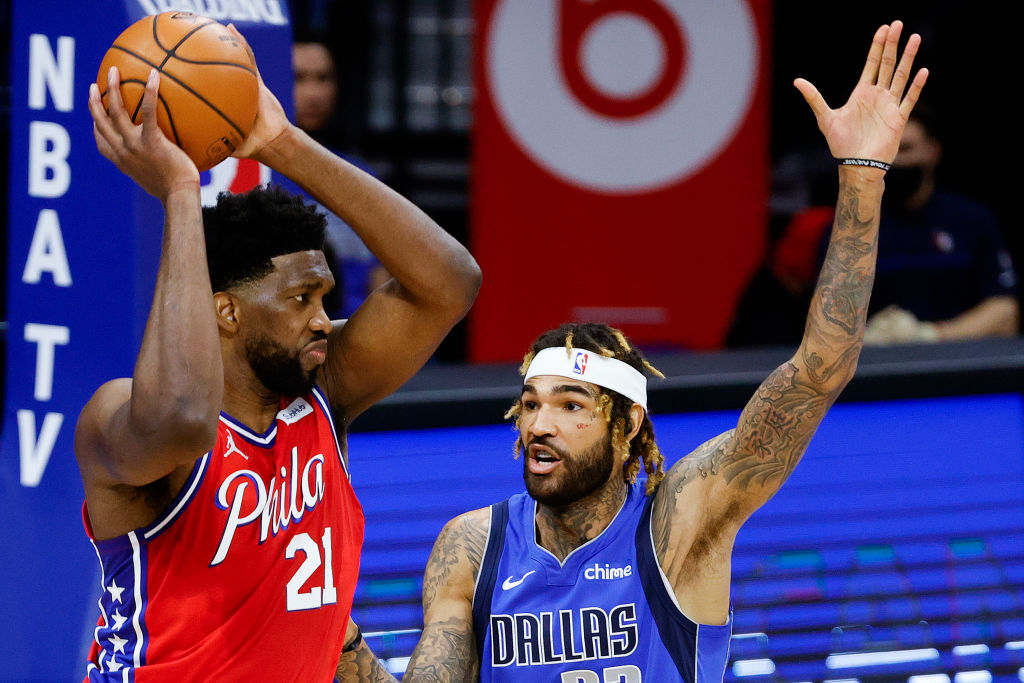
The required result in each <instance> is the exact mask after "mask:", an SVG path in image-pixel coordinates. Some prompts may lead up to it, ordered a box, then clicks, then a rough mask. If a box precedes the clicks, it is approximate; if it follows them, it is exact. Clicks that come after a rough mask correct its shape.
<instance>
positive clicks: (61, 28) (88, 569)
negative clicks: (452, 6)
mask: <svg viewBox="0 0 1024 683" xmlns="http://www.w3.org/2000/svg"><path fill="white" fill-rule="evenodd" d="M12 5H13V6H12V17H11V19H12V21H11V45H10V52H11V74H10V83H11V131H10V159H9V168H10V187H9V199H10V201H9V209H8V225H9V250H8V253H9V261H8V264H7V287H8V290H7V291H8V302H9V303H8V321H9V332H8V341H7V358H6V360H5V362H6V401H5V405H4V416H3V419H4V423H3V433H2V436H3V440H2V458H0V516H2V519H3V520H4V522H3V524H2V525H0V546H2V547H3V548H4V552H3V553H0V556H2V559H0V585H3V596H2V599H3V604H4V611H5V614H6V615H7V616H8V617H9V618H6V619H3V620H0V643H3V644H4V645H3V646H2V648H3V650H4V653H3V654H4V657H3V659H4V671H3V673H2V674H0V678H3V679H11V680H73V679H75V678H80V677H81V676H82V674H83V672H84V670H85V669H84V666H83V662H84V659H85V654H86V650H87V648H88V636H89V632H90V631H91V629H90V628H89V624H90V622H91V623H92V624H93V625H94V624H95V619H96V616H97V612H96V609H95V603H94V598H95V594H96V593H97V586H98V581H99V578H98V576H99V574H98V565H97V562H96V557H95V554H94V552H93V550H92V548H91V546H90V544H89V542H88V540H87V539H86V536H85V534H84V531H83V528H82V521H81V506H82V498H83V493H82V485H81V481H80V478H79V474H78V468H77V465H76V464H75V459H74V452H73V437H74V428H75V421H76V419H77V416H78V413H79V411H80V410H81V408H82V406H83V405H84V404H85V402H86V401H87V400H88V399H89V397H90V396H91V394H92V392H93V391H95V390H96V388H97V387H99V385H100V384H102V383H103V382H105V381H107V380H110V379H112V378H115V377H124V376H129V375H130V374H131V372H132V366H133V364H134V360H135V356H136V353H137V351H138V347H139V343H140V341H141V336H142V330H143V327H144V324H145V321H146V317H147V315H148V310H149V302H150V299H151V296H152V289H153V283H154V279H155V274H156V264H157V262H158V258H159V247H160V239H161V225H162V211H161V207H160V205H159V202H157V201H156V200H155V199H153V198H152V197H149V196H148V195H146V194H145V193H144V192H142V190H140V189H139V188H138V187H136V186H135V185H134V183H132V181H131V180H129V179H128V178H127V177H125V176H123V175H122V174H121V173H120V172H119V171H118V170H117V169H116V168H115V167H114V165H113V164H111V163H110V162H108V161H107V160H106V159H104V158H103V157H102V156H101V155H100V154H99V152H98V151H97V150H96V145H95V142H94V140H93V133H92V119H91V118H90V116H89V111H88V106H87V101H88V90H89V84H90V83H91V82H92V81H93V79H95V78H96V72H97V69H98V67H99V64H100V61H101V59H102V57H103V55H104V53H105V52H106V50H107V48H108V47H109V46H110V44H111V43H112V42H113V40H114V38H115V37H116V36H117V35H118V34H120V33H121V31H123V30H124V29H125V28H126V27H127V26H128V25H130V24H131V23H132V22H134V21H137V20H139V19H141V18H143V17H144V16H146V15H150V14H156V13H159V12H164V11H172V10H173V11H193V12H196V13H199V14H203V15H206V16H210V17H212V18H214V19H217V20H218V21H220V22H222V23H225V24H226V23H229V22H230V23H234V24H235V26H237V27H238V29H239V30H240V31H241V32H242V33H243V34H244V35H245V36H246V38H247V39H248V40H249V42H250V44H251V45H252V47H253V50H254V51H255V53H256V58H257V62H258V64H259V66H260V69H261V72H262V74H263V77H264V80H265V81H266V82H267V84H268V85H269V86H270V88H271V89H272V90H273V91H274V92H275V93H276V94H277V95H278V96H279V98H280V99H281V100H282V102H285V103H286V107H290V101H291V82H292V80H291V79H292V75H291V50H290V46H291V38H292V33H291V26H290V21H289V12H288V7H287V4H286V2H284V0H205V1H204V0H196V1H194V2H193V1H190V0H120V1H117V2H111V1H105V2H88V3H87V2H77V3H59V4H52V3H40V2H31V1H29V0H16V1H15V2H14V3H13V4H12ZM243 170H244V171H245V172H246V173H249V174H252V168H251V167H248V168H247V167H246V166H245V165H244V164H243V165H242V166H240V165H239V163H238V162H237V160H229V161H228V162H226V163H225V164H223V165H222V166H218V167H216V168H214V169H213V170H212V171H210V172H207V173H204V174H203V182H204V183H205V185H204V188H203V195H204V200H205V201H210V200H212V198H214V197H215V196H216V194H217V191H218V190H220V189H227V188H229V187H232V186H237V183H236V182H235V181H236V180H237V177H238V175H239V173H241V172H242V171H243ZM256 175H257V176H258V177H259V178H260V179H262V180H267V179H269V174H268V172H267V171H266V169H259V170H257V171H256ZM57 615H59V618H58V616H57ZM55 624H60V625H61V626H60V627H59V628H56V627H55ZM40 648H44V650H45V653H46V654H45V656H40V654H39V653H40V652H41V651H43V650H41V649H40Z"/></svg>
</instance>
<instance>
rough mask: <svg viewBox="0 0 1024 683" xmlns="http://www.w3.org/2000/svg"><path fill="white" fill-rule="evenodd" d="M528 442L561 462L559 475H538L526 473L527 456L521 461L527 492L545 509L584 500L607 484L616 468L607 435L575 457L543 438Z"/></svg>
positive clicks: (612, 450) (609, 436)
mask: <svg viewBox="0 0 1024 683" xmlns="http://www.w3.org/2000/svg"><path fill="white" fill-rule="evenodd" d="M530 443H531V444H543V445H544V446H547V447H548V448H550V449H551V450H553V451H555V453H557V454H558V457H559V458H560V459H561V465H560V466H559V467H558V470H559V471H558V472H556V473H554V474H547V475H537V474H533V473H532V472H530V470H529V461H530V458H529V455H527V456H526V457H524V458H523V480H524V481H525V482H526V490H527V492H528V493H529V494H530V496H531V497H532V498H533V499H534V500H536V501H537V502H538V503H542V504H543V505H546V506H548V507H552V508H560V507H565V506H566V505H569V504H570V503H575V502H576V501H578V500H582V499H583V498H586V497H587V496H589V495H590V494H591V493H594V492H595V491H597V490H598V489H600V488H601V487H602V486H604V485H605V484H606V483H607V482H608V479H609V478H610V477H611V474H612V470H613V469H614V468H615V449H613V448H612V438H611V435H610V434H607V435H605V438H604V439H602V440H601V441H600V442H598V443H596V444H594V445H593V446H591V447H590V448H588V449H586V450H584V451H582V452H580V453H575V454H569V453H567V452H566V451H563V450H561V449H557V448H555V447H554V446H552V445H551V444H550V443H548V442H547V439H546V438H545V437H540V438H537V439H533V440H532V441H531V442H530Z"/></svg>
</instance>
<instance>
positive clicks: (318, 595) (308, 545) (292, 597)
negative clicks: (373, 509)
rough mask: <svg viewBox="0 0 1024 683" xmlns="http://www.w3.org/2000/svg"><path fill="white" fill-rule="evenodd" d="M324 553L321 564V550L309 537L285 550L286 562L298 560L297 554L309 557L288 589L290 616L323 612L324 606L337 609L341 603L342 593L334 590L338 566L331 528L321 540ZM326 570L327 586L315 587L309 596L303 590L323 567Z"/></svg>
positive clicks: (300, 537) (301, 537)
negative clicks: (301, 589)
mask: <svg viewBox="0 0 1024 683" xmlns="http://www.w3.org/2000/svg"><path fill="white" fill-rule="evenodd" d="M320 541H321V545H322V546H323V549H324V555H323V562H322V563H321V560H320V546H318V545H317V543H316V541H314V540H313V538H312V537H311V536H310V535H309V534H306V533H302V534H298V535H296V536H293V537H292V540H291V541H289V542H288V547H287V548H285V551H284V556H285V559H287V560H291V559H293V558H294V557H295V553H296V551H301V552H302V553H303V554H305V556H306V559H304V560H303V561H302V564H300V565H299V568H298V569H297V570H295V573H294V574H293V575H292V578H290V579H289V580H288V586H287V591H286V593H287V596H288V600H287V603H286V605H287V608H288V611H289V612H297V611H299V610H304V609H319V608H320V607H322V606H324V605H333V604H334V603H336V602H338V589H337V588H335V587H334V565H333V564H332V562H331V552H332V548H331V527H327V528H326V529H324V534H323V536H322V537H321V538H320ZM321 564H323V566H324V586H323V588H320V586H313V587H312V588H310V589H309V590H308V591H306V592H305V593H303V592H301V591H300V590H299V589H300V588H302V585H303V584H304V583H306V581H307V580H308V579H309V577H311V576H312V575H313V572H315V571H316V570H317V569H318V568H319V567H320V565H321Z"/></svg>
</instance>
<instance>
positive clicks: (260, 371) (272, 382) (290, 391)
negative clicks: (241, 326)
mask: <svg viewBox="0 0 1024 683" xmlns="http://www.w3.org/2000/svg"><path fill="white" fill-rule="evenodd" d="M245 359H246V360H247V361H248V363H249V367H251V368H252V371H253V374H254V375H256V379H258V380H259V381H260V382H261V383H262V384H263V386H265V387H266V388H267V389H269V390H270V391H272V392H274V393H275V394H280V395H282V396H289V397H291V396H302V395H305V394H308V393H309V392H310V391H311V390H312V389H313V385H314V384H315V383H316V371H315V370H309V371H307V370H304V369H303V368H302V362H301V361H300V360H299V354H298V353H289V351H288V349H286V348H285V347H284V346H282V345H281V344H279V343H277V342H276V341H274V340H273V339H271V338H270V337H268V336H266V335H259V336H257V337H252V338H250V339H247V340H246V342H245Z"/></svg>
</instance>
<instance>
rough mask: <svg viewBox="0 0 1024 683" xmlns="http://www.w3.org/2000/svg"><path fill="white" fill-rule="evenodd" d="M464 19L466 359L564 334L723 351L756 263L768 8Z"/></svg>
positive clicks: (549, 8) (506, 5)
mask: <svg viewBox="0 0 1024 683" xmlns="http://www.w3.org/2000/svg"><path fill="white" fill-rule="evenodd" d="M477 10H478V11H477V17H478V20H479V26H480V31H479V32H478V35H479V42H478V45H477V53H476V54H477V57H476V59H477V63H476V82H477V83H478V84H479V89H478V93H479V94H478V101H477V107H476V112H475V117H476V118H475V124H474V160H473V189H472V204H471V206H472V217H471V224H472V228H471V230H472V249H473V253H474V255H475V256H476V258H477V259H478V261H479V262H480V264H481V266H482V268H483V271H484V285H483V289H482V290H481V293H480V296H479V298H478V299H477V303H476V305H475V306H474V309H473V312H472V314H471V319H470V330H469V354H470V358H471V360H473V361H476V362H487V361H510V360H515V359H517V358H519V357H521V356H522V354H523V353H524V351H525V350H526V347H527V345H528V344H529V342H530V341H531V340H532V339H533V338H534V337H535V336H536V335H537V334H538V333H540V332H542V331H543V330H545V329H547V328H549V327H553V326H556V325H558V324H559V323H561V322H564V321H569V320H572V321H587V320H596V321H601V322H607V323H609V324H612V325H614V326H616V327H620V328H622V329H623V330H624V331H625V332H626V333H627V334H628V335H630V336H631V337H632V338H633V339H634V340H636V341H637V342H639V343H641V344H643V345H644V346H645V347H646V348H648V349H651V348H690V349H709V348H716V347H719V346H720V345H721V343H722V340H723V338H724V336H725V333H726V331H727V329H728V326H729V323H730V321H731V317H732V313H733V309H734V307H735V304H736V301H737V299H738V297H739V295H740V294H741V292H742V289H743V287H744V286H745V284H746V282H747V280H748V279H749V276H750V274H751V272H752V271H753V269H754V268H756V266H757V264H758V262H759V260H760V258H761V255H762V252H763V249H764V241H765V224H766V215H767V195H768V139H767V118H768V112H767V96H768V84H769V78H768V64H767V63H766V59H767V55H768V54H769V50H768V40H769V34H770V27H769V23H770V10H771V6H770V3H769V2H767V1H761V0H714V1H713V2H696V3H695V2H692V1H689V0H479V1H478V2H477Z"/></svg>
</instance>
